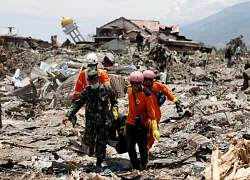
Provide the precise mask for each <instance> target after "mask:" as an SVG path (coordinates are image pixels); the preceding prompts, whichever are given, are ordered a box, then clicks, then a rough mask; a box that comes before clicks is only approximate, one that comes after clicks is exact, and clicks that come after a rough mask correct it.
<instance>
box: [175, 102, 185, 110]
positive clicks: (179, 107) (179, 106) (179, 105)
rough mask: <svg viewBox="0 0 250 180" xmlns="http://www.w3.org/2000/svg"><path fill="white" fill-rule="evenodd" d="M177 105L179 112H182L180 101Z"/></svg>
mask: <svg viewBox="0 0 250 180" xmlns="http://www.w3.org/2000/svg"><path fill="white" fill-rule="evenodd" d="M175 105H176V109H177V112H182V111H183V110H182V106H181V103H180V101H176V102H175Z"/></svg>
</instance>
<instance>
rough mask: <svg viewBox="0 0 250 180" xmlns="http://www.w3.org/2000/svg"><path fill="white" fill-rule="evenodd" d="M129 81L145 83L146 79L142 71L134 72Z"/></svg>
mask: <svg viewBox="0 0 250 180" xmlns="http://www.w3.org/2000/svg"><path fill="white" fill-rule="evenodd" d="M129 80H130V81H132V82H143V80H144V77H143V74H142V73H141V72H140V71H134V72H132V73H131V74H130V77H129Z"/></svg>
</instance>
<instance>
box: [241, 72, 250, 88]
mask: <svg viewBox="0 0 250 180" xmlns="http://www.w3.org/2000/svg"><path fill="white" fill-rule="evenodd" d="M243 78H244V81H243V86H242V88H241V90H246V89H247V88H248V80H249V77H248V75H247V74H246V73H245V72H243Z"/></svg>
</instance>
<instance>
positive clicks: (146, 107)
mask: <svg viewBox="0 0 250 180" xmlns="http://www.w3.org/2000/svg"><path fill="white" fill-rule="evenodd" d="M135 97H136V104H137V105H135V101H134V96H133V93H132V88H131V87H129V88H128V103H129V111H128V117H127V120H126V123H128V124H132V125H134V124H135V119H136V117H138V116H139V114H142V115H143V121H144V124H145V125H146V126H147V125H148V124H149V119H151V120H155V110H154V109H155V108H154V104H153V99H152V95H150V93H149V95H148V96H146V95H145V93H144V92H142V91H141V92H136V93H135Z"/></svg>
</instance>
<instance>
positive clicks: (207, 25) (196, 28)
mask: <svg viewBox="0 0 250 180" xmlns="http://www.w3.org/2000/svg"><path fill="white" fill-rule="evenodd" d="M248 21H250V1H247V2H243V3H239V4H236V5H233V6H231V7H227V8H225V9H223V10H221V11H220V12H218V13H216V14H213V15H211V16H208V17H207V18H204V19H201V20H199V21H197V22H194V23H192V24H189V25H186V26H182V27H180V33H181V35H182V34H183V35H185V36H186V37H187V38H190V39H192V40H194V41H199V42H204V43H205V44H207V45H210V46H216V47H223V46H225V45H226V43H227V42H229V41H230V39H233V38H236V37H238V36H240V35H243V41H244V42H245V43H246V44H247V45H250V23H248Z"/></svg>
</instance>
